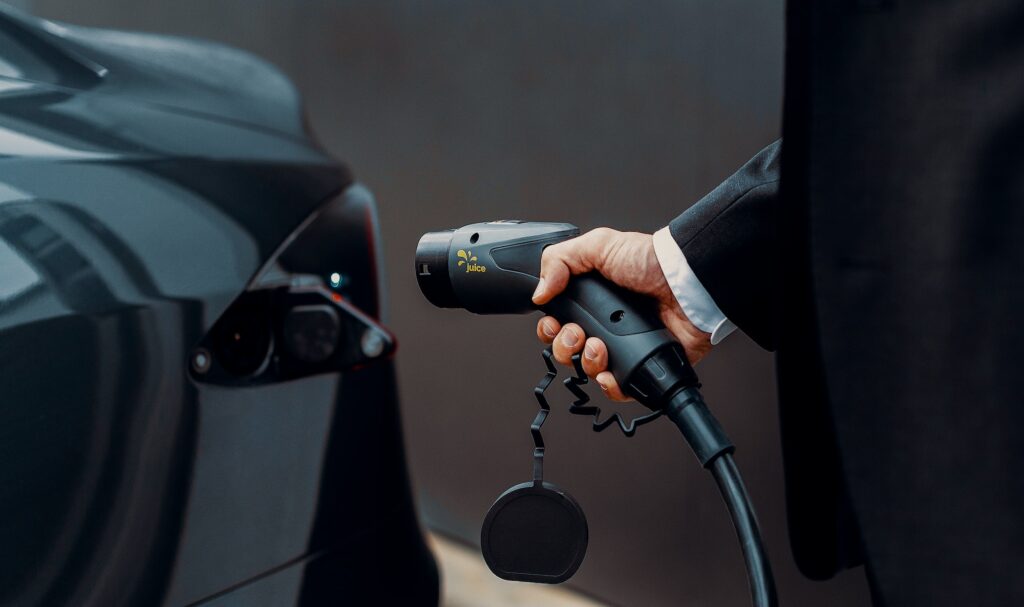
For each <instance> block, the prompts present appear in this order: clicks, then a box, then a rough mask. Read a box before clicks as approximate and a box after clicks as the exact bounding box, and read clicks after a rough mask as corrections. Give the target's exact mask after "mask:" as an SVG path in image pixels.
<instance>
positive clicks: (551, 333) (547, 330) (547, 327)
mask: <svg viewBox="0 0 1024 607" xmlns="http://www.w3.org/2000/svg"><path fill="white" fill-rule="evenodd" d="M540 330H541V331H544V335H547V336H548V337H550V338H551V339H554V338H555V336H556V335H558V331H555V328H554V327H553V326H551V323H550V322H548V321H544V322H542V323H541V326H540Z"/></svg>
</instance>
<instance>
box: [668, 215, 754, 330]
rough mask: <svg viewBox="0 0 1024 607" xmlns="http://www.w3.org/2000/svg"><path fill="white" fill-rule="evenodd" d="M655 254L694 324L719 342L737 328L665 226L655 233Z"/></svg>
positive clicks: (682, 306) (677, 298)
mask: <svg viewBox="0 0 1024 607" xmlns="http://www.w3.org/2000/svg"><path fill="white" fill-rule="evenodd" d="M654 254H655V255H657V257H658V263H659V264H661V271H662V273H664V274H665V280H666V281H668V286H669V288H670V289H672V294H673V295H675V297H676V301H678V302H679V307H681V308H682V309H683V313H684V314H686V317H687V318H688V319H690V322H691V323H693V326H695V327H697V328H698V329H700V330H701V331H704V332H705V333H710V334H711V343H712V344H717V343H719V342H720V341H722V340H723V339H725V338H726V337H728V336H729V334H730V333H732V332H733V331H735V330H736V325H734V324H733V322H732V321H731V320H729V319H728V318H726V316H725V314H723V313H722V310H720V309H719V308H718V304H716V303H715V300H714V299H712V298H711V294H710V293H708V290H707V289H705V288H704V285H702V284H700V280H698V279H697V275H696V274H694V272H693V270H692V269H690V264H689V262H687V261H686V256H685V255H683V251H682V249H680V248H679V245H677V244H676V241H675V239H673V238H672V234H671V233H670V232H669V230H668V227H664V228H662V229H660V230H658V231H657V232H655V233H654Z"/></svg>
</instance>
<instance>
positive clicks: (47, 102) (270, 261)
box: [0, 5, 437, 605]
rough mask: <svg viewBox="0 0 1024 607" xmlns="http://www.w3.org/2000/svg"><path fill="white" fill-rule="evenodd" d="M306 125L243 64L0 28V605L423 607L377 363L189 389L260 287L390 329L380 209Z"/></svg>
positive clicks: (207, 53)
mask: <svg viewBox="0 0 1024 607" xmlns="http://www.w3.org/2000/svg"><path fill="white" fill-rule="evenodd" d="M303 122H304V121H303V117H302V111H301V107H300V104H299V99H298V95H297V93H296V92H295V90H294V89H293V88H292V86H291V85H290V84H289V83H288V81H287V79H285V78H284V77H283V76H282V75H281V74H280V73H278V72H277V71H276V70H274V69H273V68H271V67H269V66H268V65H266V64H265V63H263V62H262V61H260V60H258V59H255V58H253V57H251V56H249V55H246V54H244V53H241V52H237V51H234V50H231V49H226V48H224V47H220V46H216V45H212V44H205V43H200V42H196V41H186V40H181V39H175V38H169V37H159V36H148V35H136V34H125V33H118V32H109V31H103V30H94V29H85V28H74V27H71V26H63V25H56V24H53V23H49V22H44V21H40V20H36V19H33V18H31V17H28V16H26V15H24V14H21V13H17V12H15V11H13V10H12V9H8V8H6V7H4V6H3V5H0V603H2V604H11V605H61V604H67V605H152V604H168V605H183V604H195V603H203V602H210V603H211V604H245V605H260V604H266V605H283V604H297V603H303V604H320V603H325V602H330V603H332V604H367V601H369V596H371V595H370V594H368V593H369V592H370V591H371V589H372V590H373V591H374V592H377V591H380V590H381V588H380V585H381V582H382V581H384V582H386V583H385V584H384V590H385V591H386V592H390V593H392V595H393V596H390V597H384V598H385V599H387V600H391V601H392V604H394V603H395V602H398V603H401V604H406V605H418V604H423V605H429V604H436V602H437V571H436V567H435V565H434V562H433V559H432V557H431V555H430V554H429V552H428V551H427V549H426V547H425V546H424V544H423V540H422V537H421V534H420V531H419V527H418V524H417V521H416V515H415V511H414V509H413V504H412V500H411V497H410V493H409V488H408V478H407V473H406V465H405V459H404V452H403V447H402V438H401V428H400V425H399V418H398V412H397V403H398V400H397V394H396V392H395V382H394V371H393V369H392V366H391V363H390V362H382V363H376V364H373V365H370V366H367V367H366V368H364V369H361V370H358V371H352V372H346V373H344V374H337V373H335V374H326V375H318V376H314V377H309V378H305V379H301V380H297V381H290V382H284V383H274V384H270V385H262V386H251V387H231V388H227V387H222V386H216V385H208V384H202V383H197V382H195V381H193V380H192V379H191V378H190V377H189V373H188V365H189V354H190V352H191V351H192V350H193V348H195V347H196V345H197V344H199V343H200V342H201V340H202V339H203V337H204V335H206V333H207V332H208V331H209V330H210V329H211V327H212V326H213V325H214V323H215V322H216V321H217V319H218V318H219V317H221V315H222V314H223V312H224V311H225V310H226V309H227V308H228V306H229V305H230V304H231V302H232V301H234V300H235V299H236V298H238V297H239V295H240V294H241V293H242V292H243V291H244V290H246V289H247V288H258V287H259V286H260V284H261V281H263V280H265V279H266V278H267V276H268V275H271V274H275V273H277V274H280V273H282V272H283V273H285V274H287V273H307V274H312V275H319V276H326V275H327V273H328V272H332V273H333V272H337V273H339V275H343V276H344V277H345V279H346V281H347V282H346V283H345V284H343V285H339V287H338V290H339V294H340V295H343V296H344V297H345V298H346V299H347V300H348V301H350V302H352V303H353V304H354V305H356V306H358V307H359V308H360V309H361V310H362V311H363V312H364V313H366V314H368V315H370V316H374V317H379V315H380V309H379V308H380V305H379V299H380V293H379V286H378V282H379V278H378V277H377V276H376V274H375V266H376V265H377V263H378V262H377V259H376V255H377V251H376V247H377V246H378V245H377V243H376V242H375V239H374V236H373V234H374V229H375V225H374V222H375V215H374V205H373V200H372V197H371V196H370V195H369V193H368V192H367V191H366V190H365V189H364V188H362V187H361V186H359V185H358V184H353V181H352V178H351V176H350V175H349V173H348V172H347V171H346V170H345V169H344V168H342V167H341V166H340V165H338V164H337V163H336V162H335V161H334V160H332V159H331V158H329V157H328V156H326V155H325V154H324V153H323V151H322V150H320V149H319V148H318V146H317V145H316V144H315V143H314V142H312V141H311V139H310V137H309V136H308V135H307V133H306V132H305V128H304V126H303ZM328 235H332V236H333V238H327V236H328ZM396 582H398V583H396ZM374 596H376V595H374Z"/></svg>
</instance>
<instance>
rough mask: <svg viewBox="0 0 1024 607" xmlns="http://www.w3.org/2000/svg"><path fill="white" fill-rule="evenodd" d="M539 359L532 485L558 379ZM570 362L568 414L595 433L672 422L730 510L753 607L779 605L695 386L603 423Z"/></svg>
mask: <svg viewBox="0 0 1024 607" xmlns="http://www.w3.org/2000/svg"><path fill="white" fill-rule="evenodd" d="M543 356H544V364H545V365H546V366H547V373H546V374H545V376H544V377H543V378H541V380H540V383H538V384H537V387H536V388H535V389H534V394H535V395H536V397H537V401H538V403H539V404H540V408H541V409H540V411H539V412H538V413H537V416H536V417H535V418H534V420H533V424H532V425H531V426H530V430H531V433H532V434H533V440H534V450H533V476H534V480H535V482H539V481H540V479H542V478H543V473H544V472H543V471H544V439H543V438H542V437H541V432H540V429H541V426H542V425H544V421H545V420H546V419H547V415H548V412H549V411H550V410H551V407H550V406H549V404H548V402H547V398H546V397H545V395H544V392H545V391H546V390H547V388H548V387H549V386H550V385H551V383H552V381H554V379H555V377H556V376H557V375H558V371H557V368H556V367H555V364H554V362H553V361H552V360H551V359H552V355H551V350H550V348H549V349H546V350H544V352H543ZM572 363H573V368H574V370H575V371H576V374H575V376H570V377H568V378H567V379H565V380H563V382H562V383H563V384H564V385H565V387H566V388H568V389H569V391H571V392H572V393H573V395H574V396H576V400H575V401H574V402H573V403H572V405H570V407H569V412H570V413H574V414H577V415H589V416H592V417H593V418H594V423H593V429H594V431H595V432H600V431H602V430H604V429H606V428H608V427H610V426H612V425H613V424H614V425H616V426H617V427H618V428H619V429H620V430H622V433H623V434H625V435H626V436H633V434H634V433H635V432H636V429H637V427H639V426H641V425H643V424H646V423H648V422H651V421H654V420H655V419H657V418H658V417H660V416H662V415H664V416H666V417H668V418H669V419H670V420H672V422H673V423H675V425H676V426H677V427H678V428H679V430H680V431H681V432H682V433H683V437H684V438H685V439H686V442H687V443H688V444H689V445H690V447H691V448H692V449H693V452H694V454H695V455H696V456H697V459H698V460H699V461H700V463H701V465H702V466H703V467H704V468H706V469H707V470H708V471H710V472H711V475H712V476H713V477H714V479H715V483H716V484H717V485H718V490H719V491H720V492H721V494H722V499H723V500H725V504H726V506H727V507H728V508H729V515H730V516H731V517H732V523H733V526H734V527H735V528H736V535H737V537H738V538H739V542H740V549H741V550H742V552H743V561H744V564H745V565H746V569H747V581H748V583H749V584H750V595H751V600H752V603H753V605H754V607H777V605H778V599H777V597H776V593H775V581H774V578H773V577H772V571H771V565H770V564H769V562H768V555H767V553H766V552H765V548H764V542H763V541H762V540H761V530H760V527H759V525H758V522H757V517H756V516H755V514H754V508H753V506H752V505H751V503H750V497H749V496H748V495H747V489H746V487H745V486H744V485H743V478H742V477H741V476H740V472H739V469H738V468H737V467H736V462H735V461H734V460H733V457H732V453H733V451H735V450H736V448H735V447H734V446H733V444H732V442H731V441H730V440H729V438H728V437H727V436H726V435H725V432H724V431H723V430H722V427H721V426H720V425H719V423H718V420H716V419H715V418H714V416H713V415H711V411H710V410H709V409H708V407H707V404H706V403H705V402H704V397H703V396H702V395H701V393H700V390H699V389H698V387H697V386H689V387H686V388H683V389H681V390H679V391H678V392H676V393H675V394H674V395H673V396H672V397H671V398H670V399H669V401H668V404H667V405H665V407H664V408H663V409H661V410H658V411H655V412H653V413H651V414H648V415H645V416H643V417H640V418H637V419H635V420H632V421H630V422H628V423H627V422H625V421H623V419H622V417H621V416H620V415H619V414H618V413H615V414H614V415H612V416H610V417H608V418H606V419H604V420H601V419H600V416H601V409H600V408H599V407H596V406H594V405H588V404H587V403H589V401H590V397H589V396H588V395H587V393H586V392H584V391H583V389H582V388H581V387H580V386H582V385H584V384H586V383H587V382H588V381H589V380H588V378H587V375H586V373H584V371H583V365H582V363H581V361H580V357H579V355H578V354H577V355H575V356H573V358H572Z"/></svg>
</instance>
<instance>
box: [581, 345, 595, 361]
mask: <svg viewBox="0 0 1024 607" xmlns="http://www.w3.org/2000/svg"><path fill="white" fill-rule="evenodd" d="M583 357H584V358H586V359H587V360H594V359H595V358H597V350H595V349H594V348H593V347H592V346H591V345H590V344H587V345H586V347H584V348H583Z"/></svg>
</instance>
